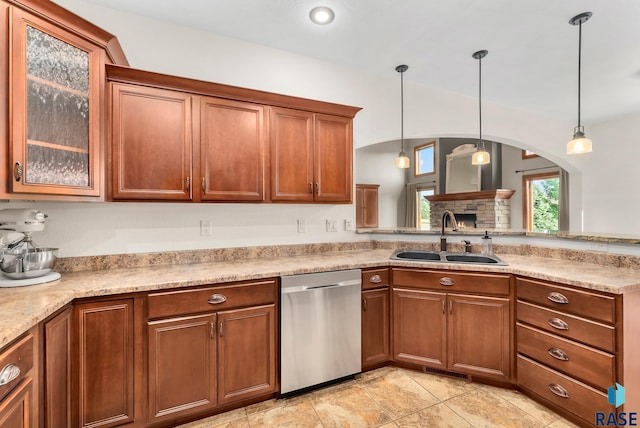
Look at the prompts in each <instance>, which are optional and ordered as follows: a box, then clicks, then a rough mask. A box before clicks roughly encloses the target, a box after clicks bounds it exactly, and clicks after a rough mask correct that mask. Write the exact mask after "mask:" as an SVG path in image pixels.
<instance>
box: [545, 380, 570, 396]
mask: <svg viewBox="0 0 640 428" xmlns="http://www.w3.org/2000/svg"><path fill="white" fill-rule="evenodd" d="M549 391H551V392H553V393H554V394H555V395H557V396H558V397H562V398H569V391H567V390H566V389H565V388H564V387H562V386H560V385H558V384H557V383H550V384H549Z"/></svg>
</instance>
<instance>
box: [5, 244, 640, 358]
mask: <svg viewBox="0 0 640 428" xmlns="http://www.w3.org/2000/svg"><path fill="white" fill-rule="evenodd" d="M392 251H393V250H392V249H376V248H373V249H359V250H349V251H340V252H324V253H322V254H313V255H295V256H284V257H283V256H280V257H271V258H269V257H261V258H252V259H244V260H240V261H235V262H233V261H212V262H203V263H197V264H166V265H158V266H146V267H136V268H119V269H105V270H99V271H82V272H70V273H63V274H62V279H61V280H59V281H55V282H52V283H48V284H42V285H35V286H30V287H19V288H4V289H0V347H4V346H5V345H7V344H8V343H10V342H11V341H13V340H14V339H15V338H17V337H18V336H20V335H21V334H22V333H24V332H25V331H26V330H28V329H29V328H31V327H32V326H34V325H36V324H37V323H39V322H40V321H42V320H44V319H46V318H47V317H48V316H49V315H51V314H53V313H54V312H56V311H57V310H58V309H60V308H62V307H63V306H65V305H66V304H68V303H69V302H71V301H72V300H73V299H77V298H83V297H96V296H105V295H114V294H122V293H132V292H141V291H151V290H158V289H168V288H175V287H186V286H194V285H202V284H211V283H222V282H230V281H241V280H251V279H257V278H267V277H276V276H280V275H290V274H300V273H308V272H321V271H327V270H340V269H351V268H366V267H374V266H409V267H422V268H435V269H443V270H465V271H473V272H504V273H512V274H517V275H524V276H528V277H532V278H538V279H543V280H549V281H556V282H561V283H564V284H571V285H577V286H580V287H584V288H587V289H593V290H600V291H606V292H610V293H614V294H623V293H628V292H631V291H636V290H640V271H639V270H636V269H629V268H619V267H610V266H606V265H596V264H588V263H584V262H578V261H567V260H561V259H553V258H546V257H538V256H532V255H512V254H500V255H499V256H500V257H501V258H502V259H503V260H504V261H506V262H507V263H509V266H486V265H485V266H478V265H468V264H467V265H462V264H450V263H447V264H443V263H434V262H428V263H426V262H408V261H398V260H390V259H389V256H390V255H391V253H392Z"/></svg>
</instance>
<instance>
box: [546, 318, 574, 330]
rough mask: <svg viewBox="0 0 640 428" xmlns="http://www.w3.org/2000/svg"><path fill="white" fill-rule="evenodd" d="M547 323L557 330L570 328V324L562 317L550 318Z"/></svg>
mask: <svg viewBox="0 0 640 428" xmlns="http://www.w3.org/2000/svg"><path fill="white" fill-rule="evenodd" d="M547 323H548V324H549V325H550V326H551V327H553V328H555V329H557V330H569V324H567V323H566V322H564V321H562V320H561V319H560V318H550V319H549V321H547Z"/></svg>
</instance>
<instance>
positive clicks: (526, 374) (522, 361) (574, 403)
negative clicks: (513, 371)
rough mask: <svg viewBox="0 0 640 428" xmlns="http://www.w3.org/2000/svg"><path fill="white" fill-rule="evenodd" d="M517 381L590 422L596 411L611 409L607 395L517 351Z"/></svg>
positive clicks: (592, 420)
mask: <svg viewBox="0 0 640 428" xmlns="http://www.w3.org/2000/svg"><path fill="white" fill-rule="evenodd" d="M517 367H518V384H519V385H520V386H522V387H524V388H526V389H528V390H529V391H531V392H534V393H535V394H537V395H539V396H541V397H543V398H545V399H546V400H548V401H550V402H552V403H554V404H556V405H558V406H560V407H562V408H563V409H566V410H568V411H570V412H571V413H574V414H576V415H578V416H579V417H581V418H582V419H584V420H585V421H588V422H589V423H594V421H595V413H596V412H607V413H608V412H611V411H613V410H615V409H614V408H613V406H611V405H610V404H609V403H608V402H607V395H606V394H605V393H603V392H600V391H597V390H595V389H593V388H591V387H590V386H588V385H585V384H584V383H581V382H578V381H577V380H575V379H572V378H570V377H568V376H565V375H563V374H561V373H559V372H557V371H555V370H552V369H550V368H548V367H545V366H543V365H541V364H538V363H536V362H535V361H532V360H530V359H528V358H525V357H523V356H521V355H518V362H517Z"/></svg>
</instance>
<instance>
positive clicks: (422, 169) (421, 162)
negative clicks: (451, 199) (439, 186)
mask: <svg viewBox="0 0 640 428" xmlns="http://www.w3.org/2000/svg"><path fill="white" fill-rule="evenodd" d="M413 154H414V156H413V157H414V165H415V166H416V168H415V173H414V175H415V176H416V177H417V176H419V175H427V174H433V173H435V172H436V142H435V141H431V142H429V143H427V144H423V145H421V146H417V147H416V148H415V149H414V150H413Z"/></svg>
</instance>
